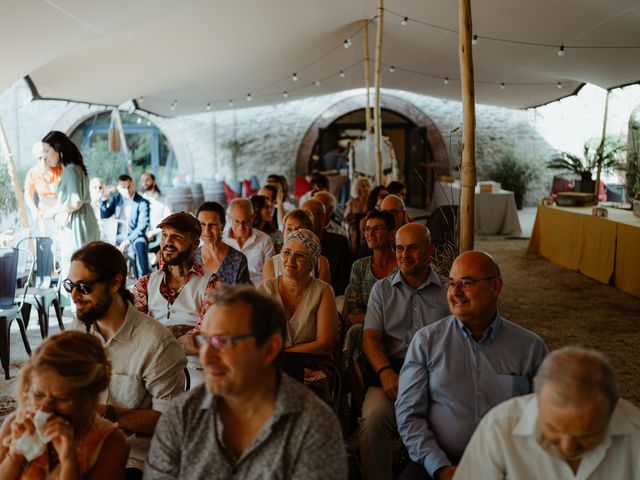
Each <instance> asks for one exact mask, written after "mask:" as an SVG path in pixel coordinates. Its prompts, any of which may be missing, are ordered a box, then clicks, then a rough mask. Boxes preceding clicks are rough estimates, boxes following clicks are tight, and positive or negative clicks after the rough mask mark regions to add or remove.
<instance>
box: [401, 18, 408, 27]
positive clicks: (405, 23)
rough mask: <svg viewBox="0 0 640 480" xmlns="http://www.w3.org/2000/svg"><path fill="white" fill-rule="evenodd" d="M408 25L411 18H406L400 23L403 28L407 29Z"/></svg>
mask: <svg viewBox="0 0 640 480" xmlns="http://www.w3.org/2000/svg"><path fill="white" fill-rule="evenodd" d="M407 23H409V17H404V18H403V19H402V21H401V22H400V25H402V26H403V27H406V26H407Z"/></svg>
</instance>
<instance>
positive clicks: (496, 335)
mask: <svg viewBox="0 0 640 480" xmlns="http://www.w3.org/2000/svg"><path fill="white" fill-rule="evenodd" d="M449 276H450V278H449V281H448V287H447V300H448V302H449V308H450V309H451V312H452V315H449V316H448V317H446V318H443V319H442V320H440V321H439V322H436V323H434V324H431V325H428V326H427V327H425V328H423V329H421V330H420V331H419V332H417V333H416V335H415V336H414V338H413V340H412V341H411V345H410V346H409V350H408V351H407V355H406V357H405V362H404V365H403V367H402V370H401V372H400V380H399V387H398V398H397V400H396V416H397V421H398V431H399V432H400V437H401V438H402V442H403V443H404V444H405V446H406V447H407V450H408V451H409V456H410V457H411V459H412V460H413V462H415V463H412V464H410V465H409V466H408V467H407V469H406V470H405V472H404V474H403V477H402V478H407V479H409V478H413V479H418V478H420V479H427V478H434V479H436V480H441V479H445V480H446V479H450V478H452V477H453V474H454V472H455V465H456V464H457V463H458V462H459V460H460V457H461V456H462V453H463V452H464V449H465V447H466V446H467V443H468V442H469V439H470V438H471V435H472V434H473V431H474V430H475V428H476V426H477V425H478V423H479V422H480V419H481V418H482V417H483V416H484V415H485V414H486V413H487V412H488V411H489V410H491V409H492V408H493V407H494V406H496V405H497V404H499V403H501V402H503V401H505V400H508V399H510V398H512V397H514V396H517V395H524V394H527V393H530V392H531V391H532V390H533V377H534V375H535V373H536V371H537V370H538V367H539V366H540V364H541V363H542V360H543V359H544V357H545V355H546V354H547V353H548V351H547V347H546V346H545V344H544V342H543V341H542V339H540V337H538V336H537V335H536V334H534V333H532V332H530V331H528V330H525V329H524V328H522V327H519V326H517V325H515V324H513V323H511V322H509V321H508V320H505V319H503V318H501V317H500V314H499V313H498V310H497V302H498V297H499V295H500V291H501V289H502V283H503V282H502V277H501V276H500V269H499V267H498V265H497V263H496V262H495V260H493V258H492V257H491V256H490V255H488V254H486V253H484V252H478V251H468V252H464V253H463V254H461V255H460V256H459V257H458V258H457V259H456V260H455V261H454V263H453V265H452V267H451V271H450V273H449ZM425 471H426V472H425ZM427 474H428V475H427Z"/></svg>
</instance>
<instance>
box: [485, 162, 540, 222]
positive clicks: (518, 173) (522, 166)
mask: <svg viewBox="0 0 640 480" xmlns="http://www.w3.org/2000/svg"><path fill="white" fill-rule="evenodd" d="M537 177H538V173H537V171H536V169H535V167H533V165H532V164H531V163H527V162H525V161H522V160H519V159H518V158H517V157H516V156H515V154H514V153H513V152H505V153H503V154H502V157H501V158H500V159H499V160H498V161H497V162H496V163H495V165H494V166H493V169H492V171H491V178H492V179H493V180H495V181H496V182H500V186H501V187H502V188H504V189H505V190H511V191H512V192H513V197H514V199H515V201H516V208H517V209H518V210H522V207H523V206H524V196H525V194H526V193H527V188H528V187H529V184H530V183H531V182H532V181H533V180H535V179H536V178H537Z"/></svg>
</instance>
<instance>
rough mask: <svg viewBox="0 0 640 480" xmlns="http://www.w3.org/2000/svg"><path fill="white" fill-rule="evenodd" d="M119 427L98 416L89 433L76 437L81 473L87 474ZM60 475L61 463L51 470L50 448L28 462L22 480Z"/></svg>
mask: <svg viewBox="0 0 640 480" xmlns="http://www.w3.org/2000/svg"><path fill="white" fill-rule="evenodd" d="M116 428H118V427H117V426H116V425H115V424H114V423H111V422H110V421H108V420H105V419H104V418H102V417H98V416H96V419H95V421H94V422H93V425H92V426H91V428H90V429H89V431H88V432H87V433H85V434H84V435H83V436H82V437H80V438H78V439H76V453H77V456H78V464H79V467H80V474H82V475H84V474H86V473H87V472H88V471H89V470H91V468H92V467H93V466H94V465H95V463H96V461H97V460H98V457H99V456H100V451H101V450H102V445H104V441H105V439H106V438H107V437H108V436H109V434H110V433H111V432H113V431H114V430H115V429H116ZM59 475H60V464H57V465H56V466H55V467H54V468H53V470H51V471H49V450H48V449H45V451H44V453H43V454H42V455H40V456H39V457H38V458H36V459H34V460H33V461H32V462H30V463H28V464H27V466H26V467H25V469H24V471H23V472H22V476H21V477H20V478H21V479H22V480H40V479H50V478H58V477H59Z"/></svg>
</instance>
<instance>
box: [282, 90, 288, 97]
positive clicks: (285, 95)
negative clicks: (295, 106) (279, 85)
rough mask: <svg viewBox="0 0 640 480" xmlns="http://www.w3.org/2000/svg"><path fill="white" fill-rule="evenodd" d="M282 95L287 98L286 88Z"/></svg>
mask: <svg viewBox="0 0 640 480" xmlns="http://www.w3.org/2000/svg"><path fill="white" fill-rule="evenodd" d="M282 96H283V97H284V98H288V97H289V92H287V91H286V90H285V91H284V93H283V94H282Z"/></svg>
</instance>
